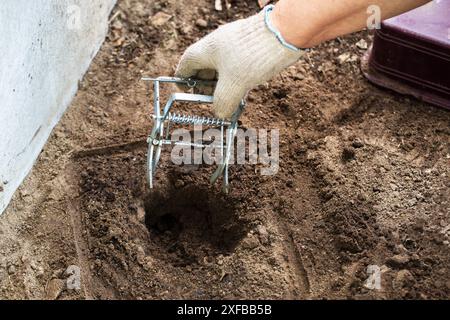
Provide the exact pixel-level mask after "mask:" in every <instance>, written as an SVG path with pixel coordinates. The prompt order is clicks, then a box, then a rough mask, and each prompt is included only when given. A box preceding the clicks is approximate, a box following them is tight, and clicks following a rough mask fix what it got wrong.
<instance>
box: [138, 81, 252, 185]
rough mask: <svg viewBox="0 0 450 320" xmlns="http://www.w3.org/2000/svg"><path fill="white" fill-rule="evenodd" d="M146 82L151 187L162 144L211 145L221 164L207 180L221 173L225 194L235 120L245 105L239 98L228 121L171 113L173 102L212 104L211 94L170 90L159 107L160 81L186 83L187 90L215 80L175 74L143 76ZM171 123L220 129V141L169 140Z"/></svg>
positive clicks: (209, 146)
mask: <svg viewBox="0 0 450 320" xmlns="http://www.w3.org/2000/svg"><path fill="white" fill-rule="evenodd" d="M142 80H143V81H145V82H147V83H148V84H149V85H148V91H149V93H150V83H151V82H153V97H154V98H153V129H152V131H151V133H150V135H149V137H148V139H147V142H148V153H147V178H148V182H149V184H150V188H153V186H154V178H155V173H156V169H157V167H158V163H159V160H160V158H161V151H162V148H163V147H164V146H167V145H172V146H174V145H182V146H186V147H189V146H190V147H195V148H203V149H204V148H211V147H214V148H215V149H216V150H220V153H221V156H220V159H221V161H220V163H219V165H218V168H217V169H216V171H215V172H214V174H213V175H212V176H211V179H210V182H211V183H212V184H213V183H215V182H216V181H217V180H218V179H219V177H220V176H223V191H224V192H225V193H228V191H229V181H228V169H229V162H230V158H231V152H232V145H233V143H234V139H235V137H236V133H237V128H238V120H239V117H240V116H241V114H242V112H243V111H244V108H245V102H244V100H242V101H241V103H240V105H239V107H238V109H237V110H236V112H235V113H234V115H233V116H232V118H231V120H230V121H227V120H223V119H217V118H208V117H202V116H196V115H185V114H180V113H173V112H171V109H172V107H173V105H174V103H175V102H177V101H180V102H191V103H202V104H212V103H213V97H212V96H209V95H202V94H193V93H172V95H171V96H170V98H169V99H168V101H167V102H166V104H165V106H164V107H163V108H162V107H161V100H160V84H161V83H173V84H181V85H185V86H187V87H188V88H190V89H194V88H198V86H201V85H207V86H213V85H215V84H216V82H215V81H207V80H194V79H181V78H174V77H159V78H148V77H144V78H142ZM171 124H178V125H205V126H210V127H217V128H220V141H219V145H217V143H216V141H214V143H212V144H203V143H186V142H183V141H172V140H171V139H170V126H171Z"/></svg>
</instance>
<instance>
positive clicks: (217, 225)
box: [0, 0, 450, 299]
mask: <svg viewBox="0 0 450 320" xmlns="http://www.w3.org/2000/svg"><path fill="white" fill-rule="evenodd" d="M230 3H231V4H232V7H231V9H230V10H228V11H226V10H225V11H222V12H217V11H215V10H214V2H213V1H206V0H195V1H189V2H180V1H174V0H169V1H143V0H142V1H138V0H119V3H118V5H117V7H116V9H115V10H114V12H113V14H112V18H113V19H112V21H111V31H110V33H109V36H108V39H107V41H106V43H105V44H104V45H103V47H102V49H101V51H100V53H99V54H98V56H97V57H96V58H95V60H94V62H93V64H92V66H91V68H90V70H89V72H88V73H87V75H86V77H85V79H84V81H82V82H81V83H80V91H79V93H78V95H77V97H76V98H75V100H74V101H73V104H72V106H71V107H70V109H69V110H68V112H67V113H66V114H65V116H64V118H63V120H62V121H61V122H60V124H59V125H58V126H57V128H56V129H55V130H54V132H53V134H52V136H51V138H50V140H49V142H48V144H47V145H46V147H45V149H44V150H43V151H42V153H41V155H40V157H39V160H38V162H37V164H36V166H35V168H34V170H33V172H32V174H31V175H30V176H29V177H28V178H27V180H26V181H25V183H24V184H23V186H22V187H21V188H20V190H19V191H18V192H17V194H16V196H15V199H14V201H13V202H12V204H11V205H10V206H9V208H8V210H7V212H6V213H5V214H4V215H3V216H2V217H1V218H0V235H1V237H0V298H3V299H8V298H9V299H11V298H20V299H26V298H31V299H37V298H47V299H92V298H95V299H173V298H175V299H179V298H185V299H222V298H226V299H228V298H238V299H241V298H251V299H262V298H275V299H279V298H286V299H311V298H326V299H334V298H336V299H345V298H350V299H392V298H398V299H404V298H406V299H416V298H418V299H447V298H449V296H450V271H449V266H450V245H449V240H450V239H449V236H450V214H449V209H448V208H449V202H448V201H449V190H450V188H449V187H450V180H449V176H450V166H449V161H450V160H449V159H450V148H449V147H450V113H449V112H448V111H445V110H442V109H438V108H435V107H433V106H430V105H427V104H424V103H421V102H418V101H416V100H412V99H409V98H407V97H404V96H399V95H396V94H394V93H392V92H388V91H385V90H381V89H379V88H376V87H374V86H372V85H371V84H369V83H368V82H367V81H366V80H365V79H364V77H363V75H362V72H361V71H360V57H361V56H362V55H363V53H364V51H361V50H360V49H359V48H358V46H357V45H356V44H357V43H358V42H359V43H361V42H360V40H361V39H364V40H366V41H367V42H368V43H369V44H370V42H371V40H372V36H371V35H370V34H369V33H368V32H361V33H359V34H354V35H351V36H348V37H345V38H341V39H337V40H335V41H332V42H330V43H327V44H325V45H322V46H320V47H318V48H315V49H314V50H313V52H312V53H310V54H309V55H308V56H307V57H306V58H305V59H304V60H302V61H300V62H299V63H298V64H296V65H295V66H293V67H291V68H289V69H288V70H287V71H285V72H283V73H282V74H281V75H279V76H277V77H276V78H275V79H274V80H273V81H271V82H270V83H268V84H266V85H262V86H260V87H258V88H256V89H255V90H253V91H252V92H251V93H250V95H249V98H248V102H249V103H248V109H247V111H246V113H245V115H244V116H243V117H242V126H243V127H247V128H266V129H270V128H278V129H279V130H280V170H279V172H278V174H277V175H275V176H262V175H260V172H259V171H260V167H258V166H253V165H245V166H233V167H232V169H231V186H232V190H231V193H230V194H229V195H223V194H222V193H220V186H219V185H214V186H211V185H209V183H208V178H209V175H210V174H211V172H212V170H213V168H209V167H207V166H200V167H195V166H192V167H176V166H171V165H169V164H168V163H165V162H164V163H163V165H162V167H161V169H160V170H159V171H158V181H157V188H156V189H155V190H154V191H151V192H150V191H149V190H148V187H147V184H146V180H145V161H146V160H145V158H146V142H145V140H146V136H147V134H148V132H149V130H150V128H151V118H150V112H149V105H148V98H149V97H147V95H146V88H145V85H144V84H143V83H141V82H140V81H139V79H140V77H141V76H142V75H150V76H159V75H172V74H173V71H174V66H175V65H176V63H177V60H178V58H179V57H180V55H181V54H182V52H183V51H184V49H185V48H186V47H187V46H188V45H189V44H191V43H193V42H194V41H195V40H197V39H199V38H200V37H202V36H203V35H205V34H207V33H208V32H210V31H212V30H213V29H215V28H216V27H217V26H219V25H221V24H223V23H226V22H227V21H232V20H235V19H237V18H241V17H246V16H249V15H251V14H254V13H256V12H257V11H258V7H257V1H253V0H251V1H230ZM158 12H164V13H165V14H166V15H163V14H158V15H157V16H156V17H155V15H156V14H157V13H158ZM152 17H154V18H153V19H152ZM198 19H203V20H204V21H205V22H206V23H207V24H206V26H205V23H203V21H202V23H196V22H198V21H197V20H198ZM155 25H158V26H155ZM169 91H170V87H168V88H165V89H164V91H163V94H164V95H167V94H168V93H169ZM374 271H375V273H374ZM78 273H79V274H80V276H81V283H80V290H76V284H77V282H76V279H77V274H78ZM371 274H372V277H370V276H371ZM377 275H379V277H377ZM67 279H69V280H71V281H69V282H70V283H69V284H72V285H74V286H67ZM367 279H369V280H373V281H369V282H367ZM377 279H380V280H381V283H380V286H378V285H377V283H376V281H375V280H377ZM74 287H75V289H73V288H74ZM71 288H72V289H71Z"/></svg>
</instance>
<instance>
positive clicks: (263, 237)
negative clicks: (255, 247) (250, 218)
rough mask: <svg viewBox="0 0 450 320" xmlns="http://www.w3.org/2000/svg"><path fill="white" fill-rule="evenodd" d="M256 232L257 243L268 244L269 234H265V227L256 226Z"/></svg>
mask: <svg viewBox="0 0 450 320" xmlns="http://www.w3.org/2000/svg"><path fill="white" fill-rule="evenodd" d="M256 232H257V233H258V236H259V241H261V243H262V244H264V245H265V244H268V243H269V233H268V232H267V229H266V227H264V226H263V225H258V226H257V227H256Z"/></svg>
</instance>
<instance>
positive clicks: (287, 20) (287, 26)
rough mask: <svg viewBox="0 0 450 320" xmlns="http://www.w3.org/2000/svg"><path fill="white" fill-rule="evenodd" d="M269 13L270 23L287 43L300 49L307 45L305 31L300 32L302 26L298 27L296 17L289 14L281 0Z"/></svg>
mask: <svg viewBox="0 0 450 320" xmlns="http://www.w3.org/2000/svg"><path fill="white" fill-rule="evenodd" d="M269 15H270V21H271V23H272V25H273V26H274V28H275V29H276V30H278V32H279V33H280V35H281V36H282V37H283V39H284V40H285V41H286V42H287V43H289V44H291V45H293V46H294V47H296V48H300V49H306V48H308V47H309V45H308V43H309V39H308V37H306V33H305V32H302V30H301V29H302V28H298V22H297V21H296V20H297V19H296V18H295V17H294V16H292V15H291V14H290V11H289V10H286V6H284V5H283V1H279V2H278V3H277V4H276V5H275V6H274V7H273V10H272V11H271V12H270V13H269Z"/></svg>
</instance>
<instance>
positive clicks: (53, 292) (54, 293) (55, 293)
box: [45, 279, 65, 300]
mask: <svg viewBox="0 0 450 320" xmlns="http://www.w3.org/2000/svg"><path fill="white" fill-rule="evenodd" d="M64 285H65V284H64V281H63V280H61V279H52V280H50V281H49V283H48V284H47V288H46V289H45V299H46V300H56V299H58V297H59V296H60V295H61V292H62V291H63V289H64Z"/></svg>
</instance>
